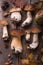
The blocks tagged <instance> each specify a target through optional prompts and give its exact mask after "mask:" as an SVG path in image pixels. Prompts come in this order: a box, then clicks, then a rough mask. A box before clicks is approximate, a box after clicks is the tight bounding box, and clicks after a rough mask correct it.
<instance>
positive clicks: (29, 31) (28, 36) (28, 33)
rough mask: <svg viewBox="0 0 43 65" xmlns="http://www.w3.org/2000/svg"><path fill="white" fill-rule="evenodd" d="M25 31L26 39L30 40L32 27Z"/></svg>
mask: <svg viewBox="0 0 43 65" xmlns="http://www.w3.org/2000/svg"><path fill="white" fill-rule="evenodd" d="M25 32H26V35H25V39H26V41H30V34H31V29H27V30H26V31H25Z"/></svg>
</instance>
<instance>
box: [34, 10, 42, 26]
mask: <svg viewBox="0 0 43 65" xmlns="http://www.w3.org/2000/svg"><path fill="white" fill-rule="evenodd" d="M35 20H36V22H37V23H38V24H39V25H43V10H39V11H38V12H37V14H36V16H35Z"/></svg>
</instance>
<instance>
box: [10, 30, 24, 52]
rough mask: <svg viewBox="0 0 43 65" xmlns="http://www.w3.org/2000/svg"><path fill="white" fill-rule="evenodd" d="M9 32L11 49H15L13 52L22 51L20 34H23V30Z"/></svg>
mask: <svg viewBox="0 0 43 65" xmlns="http://www.w3.org/2000/svg"><path fill="white" fill-rule="evenodd" d="M10 34H11V35H12V36H13V39H12V42H11V49H12V50H13V49H15V53H21V52H22V44H21V36H22V35H24V31H23V30H11V32H10Z"/></svg>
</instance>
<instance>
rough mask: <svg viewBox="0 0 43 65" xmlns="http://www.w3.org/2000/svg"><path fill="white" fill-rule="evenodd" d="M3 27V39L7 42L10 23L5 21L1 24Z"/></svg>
mask: <svg viewBox="0 0 43 65" xmlns="http://www.w3.org/2000/svg"><path fill="white" fill-rule="evenodd" d="M0 24H1V25H3V35H2V38H3V39H4V40H7V39H8V37H9V36H8V30H7V25H8V21H7V20H3V21H1V22H0Z"/></svg>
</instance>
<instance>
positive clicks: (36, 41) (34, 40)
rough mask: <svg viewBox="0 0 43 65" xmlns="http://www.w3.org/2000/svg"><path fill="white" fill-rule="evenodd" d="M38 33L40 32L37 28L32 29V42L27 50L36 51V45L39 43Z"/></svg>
mask: <svg viewBox="0 0 43 65" xmlns="http://www.w3.org/2000/svg"><path fill="white" fill-rule="evenodd" d="M40 32H41V30H40V29H39V28H38V27H34V28H33V29H32V33H33V41H32V43H31V44H30V45H29V46H28V47H27V48H30V49H36V48H37V47H38V45H39V42H38V34H39V33H40Z"/></svg>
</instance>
